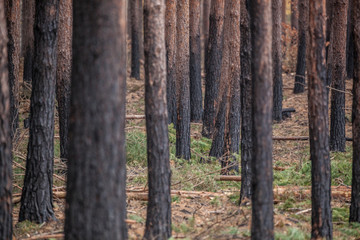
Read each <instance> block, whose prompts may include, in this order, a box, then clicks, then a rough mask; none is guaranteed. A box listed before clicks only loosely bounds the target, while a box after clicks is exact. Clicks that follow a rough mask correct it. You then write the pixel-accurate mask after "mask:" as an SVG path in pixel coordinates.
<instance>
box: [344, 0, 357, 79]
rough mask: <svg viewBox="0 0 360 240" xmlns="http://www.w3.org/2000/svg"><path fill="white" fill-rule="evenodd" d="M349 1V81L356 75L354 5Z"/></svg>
mask: <svg viewBox="0 0 360 240" xmlns="http://www.w3.org/2000/svg"><path fill="white" fill-rule="evenodd" d="M348 1H349V7H348V24H347V34H346V36H347V44H346V73H347V77H348V78H349V79H351V78H353V73H354V66H355V65H354V44H355V42H354V33H353V31H352V29H353V28H354V27H353V24H354V23H353V21H352V17H351V14H352V10H351V9H352V8H353V4H352V1H351V0H348Z"/></svg>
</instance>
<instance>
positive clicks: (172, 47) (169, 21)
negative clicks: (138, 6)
mask: <svg viewBox="0 0 360 240" xmlns="http://www.w3.org/2000/svg"><path fill="white" fill-rule="evenodd" d="M176 1H177V0H166V11H165V42H166V66H167V74H166V79H167V80H166V82H167V85H166V99H167V108H168V121H169V123H173V124H174V126H176V121H177V111H176Z"/></svg>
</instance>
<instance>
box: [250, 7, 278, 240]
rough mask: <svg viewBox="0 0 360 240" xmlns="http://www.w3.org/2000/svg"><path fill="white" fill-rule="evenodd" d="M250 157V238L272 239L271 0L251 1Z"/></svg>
mask: <svg viewBox="0 0 360 240" xmlns="http://www.w3.org/2000/svg"><path fill="white" fill-rule="evenodd" d="M250 4H251V5H250V6H251V7H250V18H251V31H252V32H251V43H252V56H251V60H252V64H251V67H252V77H253V86H252V92H253V99H254V101H253V125H252V126H253V132H252V133H253V141H254V142H253V143H254V150H253V151H254V152H253V154H254V158H253V162H252V170H253V183H252V189H253V195H252V206H253V207H252V218H251V219H252V224H251V238H252V239H273V238H274V220H273V202H274V201H273V190H272V182H273V172H272V125H271V124H272V110H273V104H272V100H273V94H272V91H273V88H272V79H273V78H272V77H273V76H272V56H271V46H272V24H271V23H272V21H271V17H272V16H271V1H265V0H262V1H251V3H250Z"/></svg>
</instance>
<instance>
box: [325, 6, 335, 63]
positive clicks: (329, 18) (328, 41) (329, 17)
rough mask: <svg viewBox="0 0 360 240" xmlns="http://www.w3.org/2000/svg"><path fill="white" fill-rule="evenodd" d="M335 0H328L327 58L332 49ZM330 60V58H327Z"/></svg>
mask: <svg viewBox="0 0 360 240" xmlns="http://www.w3.org/2000/svg"><path fill="white" fill-rule="evenodd" d="M332 2H333V0H326V45H327V46H326V59H328V56H329V55H328V53H329V49H330V46H331V45H330V40H331V21H332V18H333V8H332V6H333V3H332ZM327 61H328V60H327Z"/></svg>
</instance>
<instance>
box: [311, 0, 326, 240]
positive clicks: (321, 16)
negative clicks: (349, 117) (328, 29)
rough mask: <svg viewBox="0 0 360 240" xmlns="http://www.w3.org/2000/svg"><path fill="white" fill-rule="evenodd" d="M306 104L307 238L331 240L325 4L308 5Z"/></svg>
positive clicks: (317, 0)
mask: <svg viewBox="0 0 360 240" xmlns="http://www.w3.org/2000/svg"><path fill="white" fill-rule="evenodd" d="M309 11H310V14H309V16H310V17H309V39H310V41H309V59H308V63H309V64H308V74H309V82H308V88H309V90H308V101H309V108H308V111H309V136H310V158H311V181H312V188H311V201H312V213H311V225H312V230H311V237H312V239H320V238H324V239H332V217H331V205H330V202H331V170H330V156H329V135H328V122H329V119H328V118H329V117H328V109H327V108H328V104H327V90H326V66H325V63H326V61H325V57H326V56H325V55H326V51H325V41H326V33H325V24H326V23H325V21H326V13H325V0H315V1H310V7H309Z"/></svg>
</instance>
